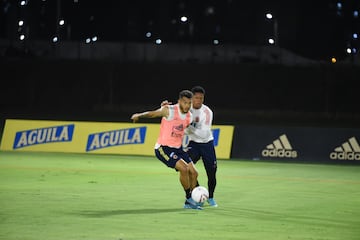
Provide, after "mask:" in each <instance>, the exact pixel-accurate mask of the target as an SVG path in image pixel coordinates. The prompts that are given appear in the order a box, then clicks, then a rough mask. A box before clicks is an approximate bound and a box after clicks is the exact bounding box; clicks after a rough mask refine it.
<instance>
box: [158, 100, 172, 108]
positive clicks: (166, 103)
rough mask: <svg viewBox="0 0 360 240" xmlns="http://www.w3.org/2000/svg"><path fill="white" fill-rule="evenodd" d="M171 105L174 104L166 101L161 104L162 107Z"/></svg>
mask: <svg viewBox="0 0 360 240" xmlns="http://www.w3.org/2000/svg"><path fill="white" fill-rule="evenodd" d="M170 104H172V102H169V101H168V100H164V101H162V102H161V104H160V107H163V106H166V105H170Z"/></svg>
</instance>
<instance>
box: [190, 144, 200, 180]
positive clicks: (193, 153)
mask: <svg viewBox="0 0 360 240" xmlns="http://www.w3.org/2000/svg"><path fill="white" fill-rule="evenodd" d="M197 145H198V143H196V142H193V141H190V142H189V144H188V151H187V153H188V154H189V156H190V158H191V160H192V161H193V163H194V164H196V163H197V162H198V161H199V160H200V157H201V153H200V151H199V150H200V149H199V147H198V146H197ZM196 186H200V184H199V181H198V180H197V181H196Z"/></svg>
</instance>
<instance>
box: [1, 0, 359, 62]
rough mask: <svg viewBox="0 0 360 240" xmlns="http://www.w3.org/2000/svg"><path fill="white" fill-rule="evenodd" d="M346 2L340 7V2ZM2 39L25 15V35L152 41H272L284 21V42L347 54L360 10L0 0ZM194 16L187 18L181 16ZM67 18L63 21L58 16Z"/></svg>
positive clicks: (266, 2)
mask: <svg viewBox="0 0 360 240" xmlns="http://www.w3.org/2000/svg"><path fill="white" fill-rule="evenodd" d="M337 2H341V3H342V6H343V7H342V9H337V7H336V3H337ZM0 4H1V5H0V7H1V18H0V29H1V30H0V38H5V39H12V40H14V39H17V38H18V37H17V34H18V31H19V30H18V29H17V28H18V27H17V22H18V19H24V21H25V25H24V27H23V29H26V34H27V35H28V36H27V40H28V41H31V40H39V39H41V40H49V41H50V39H51V38H52V37H53V36H54V34H56V33H58V34H60V35H61V39H65V40H83V39H85V38H86V37H88V36H93V35H96V36H97V37H98V41H138V42H139V41H140V42H143V41H149V40H151V39H149V38H146V37H145V34H146V32H148V31H150V32H151V33H152V34H153V35H152V38H157V37H160V38H161V39H162V40H163V43H174V42H177V43H178V42H181V43H185V44H212V41H213V40H214V39H218V40H219V41H220V44H243V45H268V43H267V37H269V36H272V35H274V20H272V21H271V20H268V19H266V18H265V13H266V12H268V11H271V12H272V13H273V15H274V16H275V18H276V21H277V23H278V45H279V46H280V47H282V48H285V49H287V50H290V51H292V52H294V53H296V54H298V55H300V56H303V57H307V58H311V59H315V60H327V59H329V58H331V57H332V56H335V57H337V58H338V59H341V58H345V57H346V55H347V54H346V51H345V50H346V48H347V47H356V48H357V47H359V44H358V42H357V41H358V40H354V39H352V34H353V33H360V20H359V18H355V17H353V15H352V13H353V11H354V10H359V9H360V1H355V0H346V1H345V0H343V1H335V0H303V1H300V0H288V1H284V0H283V1H274V0H252V1H242V0H241V1H240V0H238V1H235V0H218V1H214V0H213V1H204V0H192V1H191V0H181V1H180V0H176V1H173V0H147V1H146V0H126V1H122V0H104V1H94V0H62V1H59V0H46V1H44V0H27V4H26V5H25V6H20V1H15V0H13V1H9V0H1V3H0ZM182 15H185V16H187V17H188V21H187V22H186V23H184V22H181V21H180V17H181V16H182ZM58 18H63V19H64V20H65V25H64V26H62V27H61V28H59V27H57V19H58Z"/></svg>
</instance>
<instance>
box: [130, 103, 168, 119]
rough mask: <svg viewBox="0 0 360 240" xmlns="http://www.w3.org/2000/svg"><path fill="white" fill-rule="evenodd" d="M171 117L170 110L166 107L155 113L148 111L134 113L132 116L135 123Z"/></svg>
mask: <svg viewBox="0 0 360 240" xmlns="http://www.w3.org/2000/svg"><path fill="white" fill-rule="evenodd" d="M168 115H169V108H168V107H166V106H164V107H161V108H159V109H157V110H154V111H146V112H142V113H134V114H133V115H132V116H131V120H133V122H134V123H136V122H138V121H139V119H140V118H156V117H167V116H168Z"/></svg>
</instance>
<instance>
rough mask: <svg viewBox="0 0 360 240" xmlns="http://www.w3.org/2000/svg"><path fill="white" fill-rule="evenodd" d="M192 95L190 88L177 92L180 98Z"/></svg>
mask: <svg viewBox="0 0 360 240" xmlns="http://www.w3.org/2000/svg"><path fill="white" fill-rule="evenodd" d="M192 96H193V93H192V92H191V91H190V90H187V89H186V90H182V91H181V92H180V93H179V99H180V98H183V97H186V98H190V99H191V98H192Z"/></svg>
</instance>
